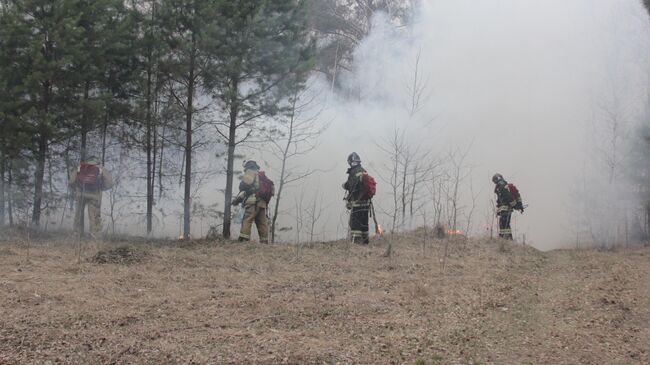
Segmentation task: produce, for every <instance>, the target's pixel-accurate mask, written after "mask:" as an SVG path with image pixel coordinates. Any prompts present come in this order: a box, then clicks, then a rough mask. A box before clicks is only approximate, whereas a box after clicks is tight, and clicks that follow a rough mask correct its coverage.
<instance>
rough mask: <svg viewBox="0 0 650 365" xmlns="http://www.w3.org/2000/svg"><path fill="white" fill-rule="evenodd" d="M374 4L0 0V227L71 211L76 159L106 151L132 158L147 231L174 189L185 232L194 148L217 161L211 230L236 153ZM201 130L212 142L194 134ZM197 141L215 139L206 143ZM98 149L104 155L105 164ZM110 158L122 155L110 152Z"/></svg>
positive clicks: (334, 78)
mask: <svg viewBox="0 0 650 365" xmlns="http://www.w3.org/2000/svg"><path fill="white" fill-rule="evenodd" d="M408 3H409V2H403V1H373V0H363V1H362V0H324V1H321V0H319V1H309V0H273V1H266V0H239V1H231V0H149V1H146V0H127V1H123V0H92V1H91V0H57V1H50V0H3V1H0V225H15V224H31V225H33V226H36V227H41V228H44V227H45V226H47V224H48V221H49V220H51V219H53V217H59V216H62V215H65V214H64V213H65V211H66V209H68V210H69V209H71V205H72V204H73V199H72V194H71V192H70V191H69V188H67V184H66V183H65V182H66V181H67V178H68V176H69V174H70V171H71V170H73V169H74V168H75V167H76V166H77V164H78V162H79V160H80V159H81V158H83V157H84V156H86V155H88V154H93V155H97V156H99V158H101V160H102V161H105V160H106V159H110V158H114V156H110V154H111V151H115V147H116V146H118V147H119V149H120V151H126V152H122V153H126V155H127V156H129V158H132V159H135V160H137V161H141V165H142V166H143V168H142V171H143V173H142V175H143V176H141V179H139V180H137V181H132V182H129V184H131V185H134V184H135V185H142V187H143V189H142V191H144V192H145V193H144V196H142V195H138V196H130V197H129V199H131V200H134V201H144V204H143V209H142V210H143V214H144V216H145V217H146V232H143V233H147V234H150V233H152V230H153V223H152V220H153V209H154V205H155V204H156V200H158V199H164V198H165V195H164V194H165V189H166V185H168V184H174V183H178V184H182V185H183V189H182V190H183V202H182V203H181V202H180V201H179V205H180V204H182V205H183V232H182V234H183V235H184V236H185V237H188V236H189V234H190V222H191V215H192V210H193V209H194V210H195V209H197V208H196V206H194V207H193V205H192V201H191V196H192V193H193V191H194V189H196V187H197V186H198V185H200V184H202V183H204V182H203V181H196V180H197V179H199V180H200V177H199V176H197V171H195V166H196V161H194V160H193V157H194V155H195V151H196V150H198V149H200V148H202V147H204V146H205V145H206V144H210V145H211V146H217V147H214V149H215V150H216V151H219V152H217V153H216V158H217V159H221V160H223V166H225V169H223V171H212V173H214V174H223V175H224V176H225V186H223V187H215V189H217V188H218V189H220V190H222V191H223V195H224V200H223V201H224V204H223V207H222V208H221V209H219V211H218V213H219V216H220V217H222V218H223V222H222V227H221V230H222V234H223V236H224V237H229V236H230V224H231V222H230V221H231V219H230V218H231V211H230V204H228V203H229V202H230V200H231V198H232V192H233V176H235V175H236V172H237V169H238V165H237V164H235V162H236V160H237V159H238V158H240V157H241V156H239V155H238V152H237V151H238V148H239V147H241V146H243V145H246V144H255V143H259V142H260V141H265V140H269V139H272V138H273V137H274V136H273V134H274V133H275V134H277V133H282V131H281V130H280V129H279V128H278V126H281V125H282V124H283V123H284V124H286V123H287V120H290V118H288V116H290V115H291V113H292V112H293V113H295V110H293V109H294V108H295V106H296V103H295V99H296V98H297V97H298V95H300V93H301V91H302V90H304V88H305V85H306V80H307V79H308V78H309V77H310V76H311V75H313V74H315V73H320V74H323V75H325V76H326V77H327V79H328V80H330V81H329V82H331V85H332V88H339V87H340V80H341V79H342V78H343V77H345V76H344V75H345V74H346V73H348V72H350V67H351V59H352V52H353V50H354V48H355V46H356V45H357V44H358V43H359V42H360V41H361V39H363V37H364V36H365V35H366V34H367V33H368V32H369V31H370V27H371V22H370V19H371V17H372V15H373V14H374V13H375V12H377V11H383V12H386V13H388V14H390V15H391V17H393V18H394V19H395V20H396V21H397V22H399V21H402V20H404V19H406V17H407V13H408V12H407V9H408V8H409V6H410V4H408ZM205 128H210V130H211V131H215V132H216V133H210V134H205V133H197V131H201V130H202V129H203V130H204V129H205ZM206 135H209V136H215V137H210V138H205V136H206ZM107 154H108V155H107ZM121 158H125V157H124V156H122V157H121Z"/></svg>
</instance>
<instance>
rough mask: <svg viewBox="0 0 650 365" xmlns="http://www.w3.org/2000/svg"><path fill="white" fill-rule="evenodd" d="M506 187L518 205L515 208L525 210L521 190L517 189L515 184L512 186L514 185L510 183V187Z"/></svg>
mask: <svg viewBox="0 0 650 365" xmlns="http://www.w3.org/2000/svg"><path fill="white" fill-rule="evenodd" d="M506 187H507V188H508V191H509V192H510V194H511V195H512V199H513V200H514V201H515V202H516V204H517V205H515V207H514V208H515V209H523V208H524V207H523V203H522V201H521V194H520V193H519V189H517V187H516V186H515V184H512V183H508V185H506Z"/></svg>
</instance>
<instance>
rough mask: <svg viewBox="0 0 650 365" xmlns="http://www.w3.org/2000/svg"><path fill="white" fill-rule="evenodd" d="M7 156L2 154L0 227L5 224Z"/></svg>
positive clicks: (0, 158) (0, 170)
mask: <svg viewBox="0 0 650 365" xmlns="http://www.w3.org/2000/svg"><path fill="white" fill-rule="evenodd" d="M5 166H6V163H5V157H4V155H2V156H0V227H4V225H5V205H6V203H5Z"/></svg>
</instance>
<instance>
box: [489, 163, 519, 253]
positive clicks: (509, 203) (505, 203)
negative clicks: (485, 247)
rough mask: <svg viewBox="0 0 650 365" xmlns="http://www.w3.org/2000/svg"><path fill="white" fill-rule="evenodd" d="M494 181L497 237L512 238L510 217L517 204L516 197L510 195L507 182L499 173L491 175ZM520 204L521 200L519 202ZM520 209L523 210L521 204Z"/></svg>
mask: <svg viewBox="0 0 650 365" xmlns="http://www.w3.org/2000/svg"><path fill="white" fill-rule="evenodd" d="M492 182H493V183H494V185H495V187H494V193H495V194H496V195H497V216H498V217H499V237H501V238H503V239H507V240H512V228H511V227H510V218H511V217H512V211H513V209H514V208H515V206H517V199H515V198H514V197H513V196H512V193H511V192H510V190H509V189H508V182H507V181H506V180H505V179H504V178H503V175H501V174H494V176H492ZM520 204H521V202H520ZM521 211H522V212H523V206H522V209H521Z"/></svg>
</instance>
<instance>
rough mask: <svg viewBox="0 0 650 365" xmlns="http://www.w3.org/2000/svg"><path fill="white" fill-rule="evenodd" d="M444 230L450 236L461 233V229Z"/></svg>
mask: <svg viewBox="0 0 650 365" xmlns="http://www.w3.org/2000/svg"><path fill="white" fill-rule="evenodd" d="M445 232H447V234H448V235H450V236H458V235H459V234H463V231H461V230H460V229H448V230H446V231H445Z"/></svg>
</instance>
